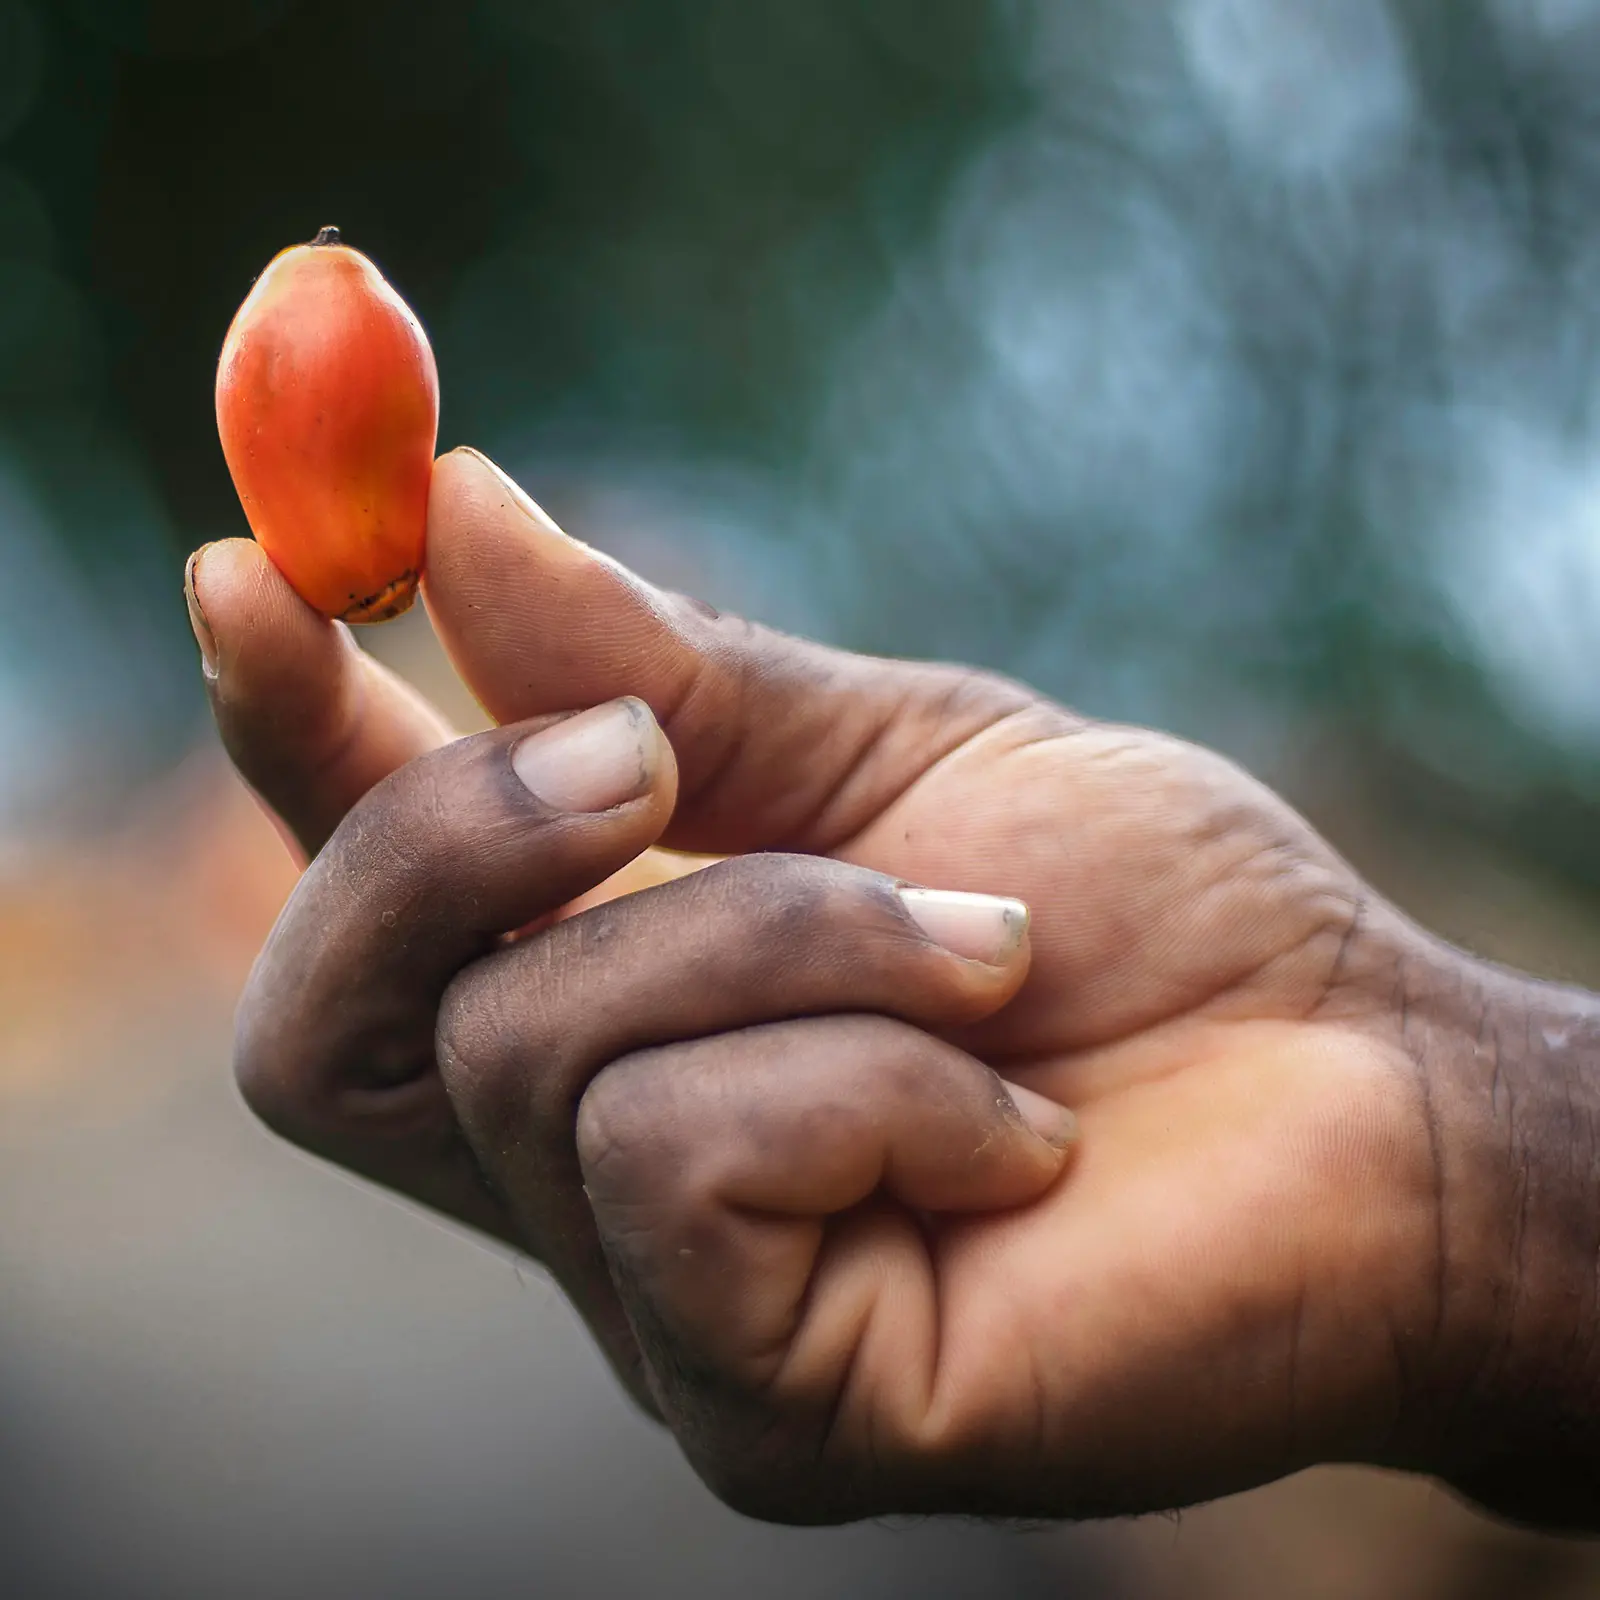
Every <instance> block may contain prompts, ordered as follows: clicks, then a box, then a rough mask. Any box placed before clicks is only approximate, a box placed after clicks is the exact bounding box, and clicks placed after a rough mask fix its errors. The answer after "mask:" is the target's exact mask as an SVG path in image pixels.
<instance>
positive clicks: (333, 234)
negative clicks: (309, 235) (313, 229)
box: [311, 228, 340, 244]
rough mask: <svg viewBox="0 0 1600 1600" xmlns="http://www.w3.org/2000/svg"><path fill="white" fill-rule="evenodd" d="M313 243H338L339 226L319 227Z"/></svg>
mask: <svg viewBox="0 0 1600 1600" xmlns="http://www.w3.org/2000/svg"><path fill="white" fill-rule="evenodd" d="M311 242H312V244H338V243H339V242H340V241H339V230H338V229H337V228H319V229H318V230H317V236H316V238H315V239H313V240H312V241H311Z"/></svg>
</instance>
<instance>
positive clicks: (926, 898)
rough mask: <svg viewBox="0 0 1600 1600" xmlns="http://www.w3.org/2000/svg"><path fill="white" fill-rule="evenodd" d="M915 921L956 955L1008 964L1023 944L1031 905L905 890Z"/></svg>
mask: <svg viewBox="0 0 1600 1600" xmlns="http://www.w3.org/2000/svg"><path fill="white" fill-rule="evenodd" d="M900 899H901V901H902V902H903V903H904V905H905V908H906V910H907V911H908V912H909V913H910V914H911V920H912V921H913V922H915V923H916V925H917V926H918V927H919V928H921V929H922V931H923V932H924V933H925V934H927V936H928V937H929V938H930V939H931V940H933V942H934V943H935V944H940V945H943V946H944V947H945V949H946V950H948V951H950V953H951V954H952V955H958V956H962V957H964V958H965V959H966V960H968V961H983V962H986V963H987V964H988V965H989V966H991V967H1001V966H1004V965H1005V964H1006V963H1007V962H1008V961H1010V960H1011V958H1012V957H1013V956H1014V955H1015V954H1016V953H1017V951H1018V950H1019V949H1020V948H1021V947H1022V936H1023V935H1024V934H1025V933H1026V932H1027V931H1028V908H1027V907H1026V906H1025V905H1024V904H1023V903H1022V902H1021V901H1020V900H1002V899H1000V898H999V897H998V896H996V895H991V894H961V893H958V892H957V891H955V890H952V889H902V890H901V891H900Z"/></svg>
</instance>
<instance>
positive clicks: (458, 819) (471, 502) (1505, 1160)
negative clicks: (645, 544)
mask: <svg viewBox="0 0 1600 1600" xmlns="http://www.w3.org/2000/svg"><path fill="white" fill-rule="evenodd" d="M425 593H426V599H427V604H428V607H429V610H430V612H431V615H432V618H433V621H434V624H435V626H436V628H437V630H438V632H439V635H440V637H441V638H442V640H443V642H444V644H445V647H446V649H447V650H448V651H449V653H450V656H451V658H452V660H453V661H454V663H455V665H456V667H457V669H458V670H459V672H460V673H461V675H462V677H463V679H464V680H465V682H466V683H467V685H468V686H469V687H470V688H471V690H472V691H473V692H474V694H476V696H477V697H478V699H479V700H480V702H481V703H482V704H483V706H484V707H485V708H486V709H487V710H488V712H489V713H490V714H491V715H492V717H493V718H494V719H495V720H496V722H498V723H499V724H500V725H501V726H499V727H498V728H497V729H495V730H494V731H492V732H489V733H485V734H481V735H476V736H474V737H471V738H466V739H460V740H457V739H454V738H453V736H452V733H451V730H450V729H449V728H448V727H447V726H446V725H445V723H444V721H443V719H442V718H441V717H440V716H439V715H438V714H437V713H436V712H435V711H434V710H432V709H431V708H430V707H429V706H428V705H427V704H425V703H424V702H423V701H421V700H420V699H419V698H418V697H417V696H416V695H415V694H414V693H413V692H412V691H411V690H409V689H408V688H406V687H405V686H403V685H402V684H401V683H400V682H399V681H398V680H397V679H395V678H394V677H392V676H391V675H389V674H388V673H386V672H385V671H384V670H383V669H382V668H380V667H378V666H377V665H376V664H375V663H374V662H373V661H372V660H371V659H370V658H369V657H367V656H366V655H364V654H363V653H362V652H361V651H360V650H359V649H358V648H357V647H356V646H355V644H354V642H353V640H352V638H351V637H350V635H349V634H348V632H347V631H346V630H344V629H342V628H339V627H337V626H335V625H334V624H331V623H329V622H327V621H325V620H324V619H322V618H321V617H319V616H317V615H315V614H314V613H313V612H311V611H310V610H309V609H308V608H307V607H306V606H304V605H303V604H302V603H301V602H300V601H299V600H298V599H297V597H296V596H295V595H294V594H293V593H292V592H291V591H290V590H289V588H288V587H287V585H286V584H285V583H284V582H283V580H282V579H281V578H280V577H279V576H278V575H277V573H276V572H275V571H274V569H273V568H272V567H271V566H270V565H269V564H268V563H267V561H266V560H265V559H264V558H263V557H262V556H261V554H260V553H259V551H257V549H256V548H255V547H254V546H253V545H251V544H249V543H248V542H243V541H228V542H225V543H223V544H219V545H213V546H209V547H207V548H206V550H204V551H202V552H201V553H200V555H199V556H198V557H197V558H196V560H195V561H193V562H191V567H190V578H189V594H190V603H191V611H192V613H193V615H194V619H195V623H196V631H197V633H198V634H199V636H200V638H201V641H202V648H203V650H204V652H205V654H206V656H207V660H208V666H207V681H208V685H209V688H210V693H211V697H212V702H213V705H214V708H215V712H216V716H217V721H218V725H219V727H220V729H221V732H222V737H223V740H224V742H225V744H226V746H227V748H228V750H229V752H230V753H231V754H232V756H233V758H234V760H235V762H236V763H237V765H238V767H239V769H240V771H241V773H242V774H243V775H244V777H245V778H246V779H247V780H248V782H249V783H250V784H251V785H252V786H253V787H254V789H255V790H256V792H257V793H258V794H259V795H260V796H261V797H262V798H263V800H264V802H265V803H266V804H267V806H268V807H269V808H270V809H271V810H272V811H273V812H274V813H275V814H276V816H277V817H278V818H279V819H281V821H282V823H283V824H284V826H285V828H286V829H287V830H288V831H289V832H290V833H292V835H293V836H294V838H295V839H297V840H298V842H299V844H300V846H301V847H302V849H303V850H304V852H305V855H306V857H308V858H310V865H309V867H308V869H307V871H306V873H305V875H304V877H303V878H302V879H301V882H300V884H299V886H298V888H297V890H296V892H295V893H294V895H293V897H292V898H291V900H290V902H289V904H288V906H287V907H286V909H285V911H284V913H283V915H282V917H281V918H280V920H279V923H278V925H277V927H276V929H275V930H274V932H273V934H272V936H271V938H270V940H269V942H268V944H267V947H266V949H265V950H264V952H263V953H262V956H261V958H260V960H259V962H258V963H257V966H256V969H255V971H254V973H253V975H252V977H251V979H250V982H249V985H248V988H247V990H246V993H245V995H244V997H243V1000H242V1003H241V1007H240V1013H239V1027H238V1045H237V1065H238V1071H239V1076H240V1081H241V1084H242V1086H243V1089H244V1092H245V1095H246V1097H247V1099H248V1100H249V1102H250V1104H251V1105H252V1106H254V1107H255V1109H256V1110H257V1111H258V1112H259V1113H260V1114H261V1115H262V1116H263V1117H264V1118H265V1119H266V1120H267V1121H268V1122H269V1123H270V1124H272V1126H274V1127H275V1128H277V1129H278V1130H279V1131H280V1132H282V1133H283V1134H285V1135H286V1136H287V1137H288V1138H290V1139H292V1140H294V1141H295V1142H297V1143H298V1144H300V1145H302V1146H304V1147H305V1148H307V1149H310V1150H312V1151H316V1152H319V1153H320V1154H322V1155H324V1156H326V1157H328V1158H329V1159H331V1160H334V1161H337V1162H340V1163H342V1164H344V1165H345V1166H347V1167H349V1168H351V1169H352V1170H354V1171H356V1172H358V1173H362V1174H364V1175H366V1176H367V1177H369V1178H372V1179H374V1180H376V1181H378V1182H380V1183H383V1184H386V1185H388V1186H390V1187H392V1188H393V1189H396V1190H398V1191H400V1192H401V1193H403V1194H405V1195H408V1196H410V1197H412V1198H414V1199H417V1200H420V1201H423V1202H425V1203H426V1204H428V1205H430V1206H433V1207H435V1208H437V1209H438V1210H440V1211H442V1212H445V1213H447V1214H448V1215H450V1216H452V1217H455V1218H457V1219H459V1220H461V1221H463V1222H466V1223H468V1224H470V1225H471V1226H473V1227H475V1228H478V1229H480V1230H483V1231H484V1232H486V1233H489V1234H491V1235H494V1236H496V1237H497V1238H499V1239H501V1240H504V1241H507V1242H509V1243H510V1244H512V1245H514V1246H516V1247H517V1248H519V1249H521V1250H524V1251H526V1252H528V1253H529V1254H531V1255H533V1256H534V1257H536V1258H538V1259H539V1260H541V1261H542V1262H544V1263H545V1264H546V1265H547V1267H548V1268H549V1269H550V1271H551V1272H552V1273H553V1274H554V1275H555V1276H556V1278H557V1279H558V1280H559V1281H560V1282H561V1284H562V1285H563V1287H564V1288H565V1290H566V1292H567V1293H568V1294H569V1295H570V1296H571V1298H572V1299H573V1301H574V1303H575V1304H576V1305H577V1307H578V1308H579V1310H580V1311H581V1312H582V1313H583V1315H584V1316H585V1317H586V1318H587V1320H588V1322H589V1325H590V1326H591V1328H592V1329H593V1330H594V1333H595V1336H596V1338H597V1339H598V1340H599V1342H600V1343H601V1345H602V1346H603V1348H604V1349H605V1351H606V1353H607V1354H608V1356H609V1357H610V1358H611V1360H612V1361H613V1363H614V1364H615V1365H616V1367H617V1369H618V1371H619V1373H620V1374H621V1375H622V1377H623V1379H624V1381H625V1382H626V1383H627V1384H628V1385H629V1386H630V1387H631V1388H632V1390H633V1391H634V1393H635V1394H636V1395H637V1396H638V1397H639V1398H640V1400H641V1401H642V1402H643V1403H644V1404H645V1405H646V1406H647V1407H649V1408H650V1409H652V1410H653V1411H654V1412H656V1413H657V1414H658V1415H659V1416H660V1417H661V1418H662V1420H663V1421H664V1422H665V1423H666V1425H667V1426H668V1427H669V1428H671V1429H672V1431H673V1433H674V1434H675V1435H676V1437H677V1439H678V1440H679V1442H680V1444H681V1445H682V1447H683V1449H684V1450H685V1452H686V1453H687V1455H688V1457H689V1459H690V1460H691V1462H692V1463H693V1464H694V1466H695V1467H696V1469H697V1470H698V1471H699V1472H700V1473H701V1475H702V1476H703V1477H704V1478H705V1479H706V1481H707V1482H708V1483H709V1484H711V1485H712V1487H713V1488H714V1489H715V1490H716V1491H717V1492H718V1493H719V1494H721V1495H722V1496H723V1497H724V1498H726V1499H727V1500H728V1501H730V1502H731V1503H732V1504H734V1505H736V1506H738V1507H741V1508H743V1509H745V1510H747V1511H750V1512H752V1513H754V1514H757V1515H762V1516H766V1517H771V1518H775V1519H781V1520H786V1521H833V1520H844V1519H849V1518H855V1517H862V1516H868V1515H876V1514H884V1513H891V1512H928V1511H933V1512H937V1511H956V1512H964V1513H971V1514H1003V1515H1021V1516H1028V1517H1037V1516H1044V1517H1057V1516H1079V1515H1089V1514H1098V1513H1110V1512H1129V1511H1140V1510H1149V1509H1156V1508H1166V1507H1172V1506H1178V1505H1183V1504H1187V1503H1191V1502H1194V1501H1197V1500H1200V1499H1204V1498H1208V1497H1212V1496H1216V1495H1219V1494H1222V1493H1225V1492H1228V1491H1231V1490H1235V1489H1240V1488H1244V1487H1246V1486H1249V1485H1252V1484H1256V1483H1260V1482H1263V1481H1265V1480H1267V1479H1270V1478H1273V1477H1276V1476H1279V1475H1281V1474H1284V1473H1287V1472H1291V1471H1294V1470H1296V1469H1298V1468H1300V1467H1303V1466H1306V1465H1309V1464H1312V1463H1316V1462H1323V1461H1332V1460H1340V1461H1368V1462H1376V1463H1383V1464H1389V1465H1395V1466H1402V1467H1408V1468H1413V1469H1415V1470H1420V1471H1425V1472H1430V1473H1434V1474H1436V1475H1439V1476H1441V1477H1444V1478H1446V1479H1447V1480H1448V1481H1450V1482H1452V1483H1453V1484H1455V1485H1456V1486H1457V1487H1459V1488H1460V1489H1462V1490H1463V1491H1464V1492H1466V1493H1468V1494H1471V1495H1474V1496H1476V1497H1478V1498H1479V1499H1480V1500H1481V1501H1483V1502H1485V1503H1487V1504H1488V1505H1490V1506H1491V1507H1493V1508H1494V1509H1497V1510H1499V1511H1501V1512H1504V1513H1506V1514H1508V1515H1512V1516H1516V1517H1520V1518H1524V1519H1529V1520H1534V1521H1538V1522H1543V1523H1547V1524H1561V1525H1568V1526H1594V1525H1595V1524H1596V1523H1597V1521H1600V1491H1597V1489H1596V1487H1595V1485H1596V1483H1597V1482H1600V1446H1597V1442H1596V1441H1597V1434H1600V1428H1597V1415H1600V1399H1597V1396H1600V1354H1597V1331H1596V1330H1597V1327H1600V1319H1597V1310H1596V1272H1597V1259H1600V1167H1597V1154H1596V1151H1597V1146H1600V1135H1597V1130H1600V1088H1597V1077H1596V1072H1595V1068H1594V1063H1595V1061H1596V1060H1597V1049H1600V1047H1597V1044H1596V1041H1597V1040H1600V1027H1597V1026H1596V1021H1595V1006H1594V1002H1593V1001H1592V1000H1591V999H1590V997H1588V996H1585V995H1581V994H1577V993H1575V992H1570V991H1561V990H1555V989H1551V988H1548V987H1546V986H1542V985H1537V984H1534V983H1532V982H1531V981H1529V980H1524V979H1521V978H1519V977H1516V976H1514V975H1511V974H1507V973H1503V972H1500V971H1498V970H1496V969H1492V968H1489V967H1487V966H1485V965H1483V964H1481V963H1478V962H1476V961H1474V960H1472V959H1471V958H1469V957H1467V956H1465V955H1462V954H1461V953H1459V952H1457V951H1454V950H1451V949H1449V948H1447V947H1445V946H1444V945H1442V944H1440V943H1438V942H1437V941H1435V940H1433V939H1431V938H1430V937H1429V936H1427V935H1426V934H1424V933H1423V932H1421V931H1420V930H1419V929H1417V928H1416V927H1415V926H1414V925H1412V924H1411V923H1409V922H1408V921H1407V920H1406V919H1404V918H1403V917H1402V916H1400V915H1399V914H1398V913H1397V912H1396V911H1395V910H1393V909H1392V908H1391V907H1390V906H1388V905H1387V904H1386V903H1385V902H1384V901H1382V900H1381V899H1380V898H1379V897H1378V896H1376V895H1375V894H1374V893H1373V892H1372V891H1371V890H1370V889H1369V888H1368V887H1367V886H1366V885H1365V884H1364V883H1363V882H1362V881H1361V880H1360V878H1359V877H1358V876H1357V875H1356V874H1355V873H1354V872H1353V871H1352V870H1351V869H1350V867H1348V866H1347V865H1346V864H1345V863H1344V862H1343V861H1342V860H1341V859H1340V858H1339V857H1338V856H1337V855H1336V854H1335V853H1334V852H1333V851H1332V850H1330V849H1329V847H1328V846H1327V845H1326V844H1325V843H1324V842H1323V841H1322V840H1321V839H1320V838H1319V837H1318V836H1317V835H1316V833H1315V832H1314V831H1313V830H1312V829H1311V828H1310V827H1309V826H1308V825H1307V824H1306V823H1305V822H1304V821H1303V820H1302V819H1301V818H1300V817H1298V816H1297V815H1296V814H1295V813H1294V812H1293V811H1292V810H1290V809H1289V808H1288V807H1287V806H1286V805H1285V804H1284V803H1282V802H1281V801H1280V800H1279V799H1277V798H1276V797H1275V796H1274V795H1273V794H1272V793H1270V792H1269V791H1268V790H1266V789H1264V788H1263V787H1261V786H1260V785H1259V784H1258V783H1256V782H1254V781H1253V780H1251V779H1250V778H1248V777H1247V776H1245V775H1244V774H1243V773H1242V772H1241V771H1239V770H1238V769H1237V768H1236V767H1234V766H1232V765H1231V764H1229V763H1228V762H1226V761H1224V760H1222V759H1221V758H1219V757H1217V756H1215V755H1213V754H1210V753H1209V752H1207V751H1204V750H1202V749H1199V748H1196V747H1194V746H1192V745H1189V744H1185V743H1182V742H1179V741H1177V740H1174V739H1171V738H1168V737H1165V736H1163V735H1161V734H1158V733H1153V732H1147V731H1144V730H1140V729H1134V728H1127V727H1116V726H1108V725H1104V724H1099V723H1095V722H1091V721H1088V720H1086V719H1085V718H1083V717H1081V716H1078V715H1075V714H1074V713H1072V712H1069V711H1067V710H1065V709H1063V708H1061V707H1060V706H1057V705H1054V704H1052V703H1050V702H1049V701H1047V700H1044V699H1043V698H1041V697H1039V696H1038V695H1035V694H1033V693H1032V692H1030V691H1029V690H1027V689H1025V688H1022V687H1019V686H1018V685H1015V684H1012V683H1009V682H1006V681H1004V680H1000V679H997V678H994V677H991V676H988V675H986V674H983V673H980V672H976V671H971V670H967V669H963V668H955V667H945V666H928V665H919V664H913V663H908V662H900V661H880V660H872V659H867V658H864V657H859V656H853V655H848V654H844V653H841V652H838V651H834V650H830V649H826V648H823V647H820V646H818V645H815V644H811V643H808V642H806V641H802V640H797V639H792V638H787V637H783V636H781V635H777V634H774V633H771V632H769V631H767V630H764V629H762V628H760V627H756V626H752V625H750V624H748V623H745V622H741V621H738V620H736V619H734V618H731V617H726V616H721V615H719V614H718V613H716V612H715V611H713V610H712V609H711V608H710V607H708V606H705V605H703V604H701V603H698V602H696V601H692V600H688V599H684V598H681V597H678V596H675V595H670V594H665V593H662V592H659V591H657V590H655V589H653V588H651V587H650V586H649V585H647V584H645V583H644V582H643V581H641V580H640V579H638V578H637V577H635V576H633V575H632V574H630V573H628V572H626V571H625V570H623V569H622V568H620V567H619V566H617V565H616V564H615V563H613V562H611V561H609V560H608V559H606V558H605V557H603V556H601V555H599V554H597V553H595V552H594V551H592V550H590V549H588V548H587V547H585V546H584V545H582V544H579V543H578V542H576V541H574V540H571V539H569V538H568V537H566V536H565V535H564V534H562V533H561V532H560V531H559V530H557V529H556V528H555V527H554V526H553V525H552V524H551V523H550V522H549V520H548V519H547V518H546V517H545V516H544V515H543V514H542V513H541V512H540V511H539V510H538V509H537V508H536V507H535V506H534V505H533V504H532V502H530V501H529V500H528V499H527V498H526V496H524V495H523V494H522V493H521V491H520V490H518V489H517V488H516V486H515V485H513V484H512V483H511V482H510V481H509V480H508V479H506V478H505V477H504V476H502V475H501V474H500V473H498V472H497V471H496V470H495V469H494V468H493V467H491V466H490V465H489V464H488V463H487V462H486V461H485V460H484V459H483V458H482V457H480V456H477V455H476V454H474V453H472V452H469V451H456V452H453V453H452V454H450V455H447V456H445V457H443V458H442V459H441V461H440V462H439V464H438V467H437V469H436V472H435V477H434V488H433V497H432V504H431V508H430V525H429V555H428V576H427V581H426V588H425ZM658 847H665V849H666V850H668V851H673V852H688V853H690V856H678V855H672V854H666V853H663V850H662V849H661V848H658ZM705 856H710V857H715V858H719V859H717V860H716V861H715V862H714V864H711V865H705V864H704V862H703V861H702V860H699V859H692V858H691V857H705ZM691 868H699V869H701V870H690V869H691ZM618 874H620V876H618ZM641 884H645V885H649V886H648V887H644V888H642V889H640V887H639V886H640V885H641ZM629 890H636V891H638V892H625V891H629ZM1018 902H1025V903H1026V909H1025V908H1024V906H1023V905H1022V904H1019V903H1018ZM1029 910H1031V926H1030V924H1029V921H1028V913H1029Z"/></svg>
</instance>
